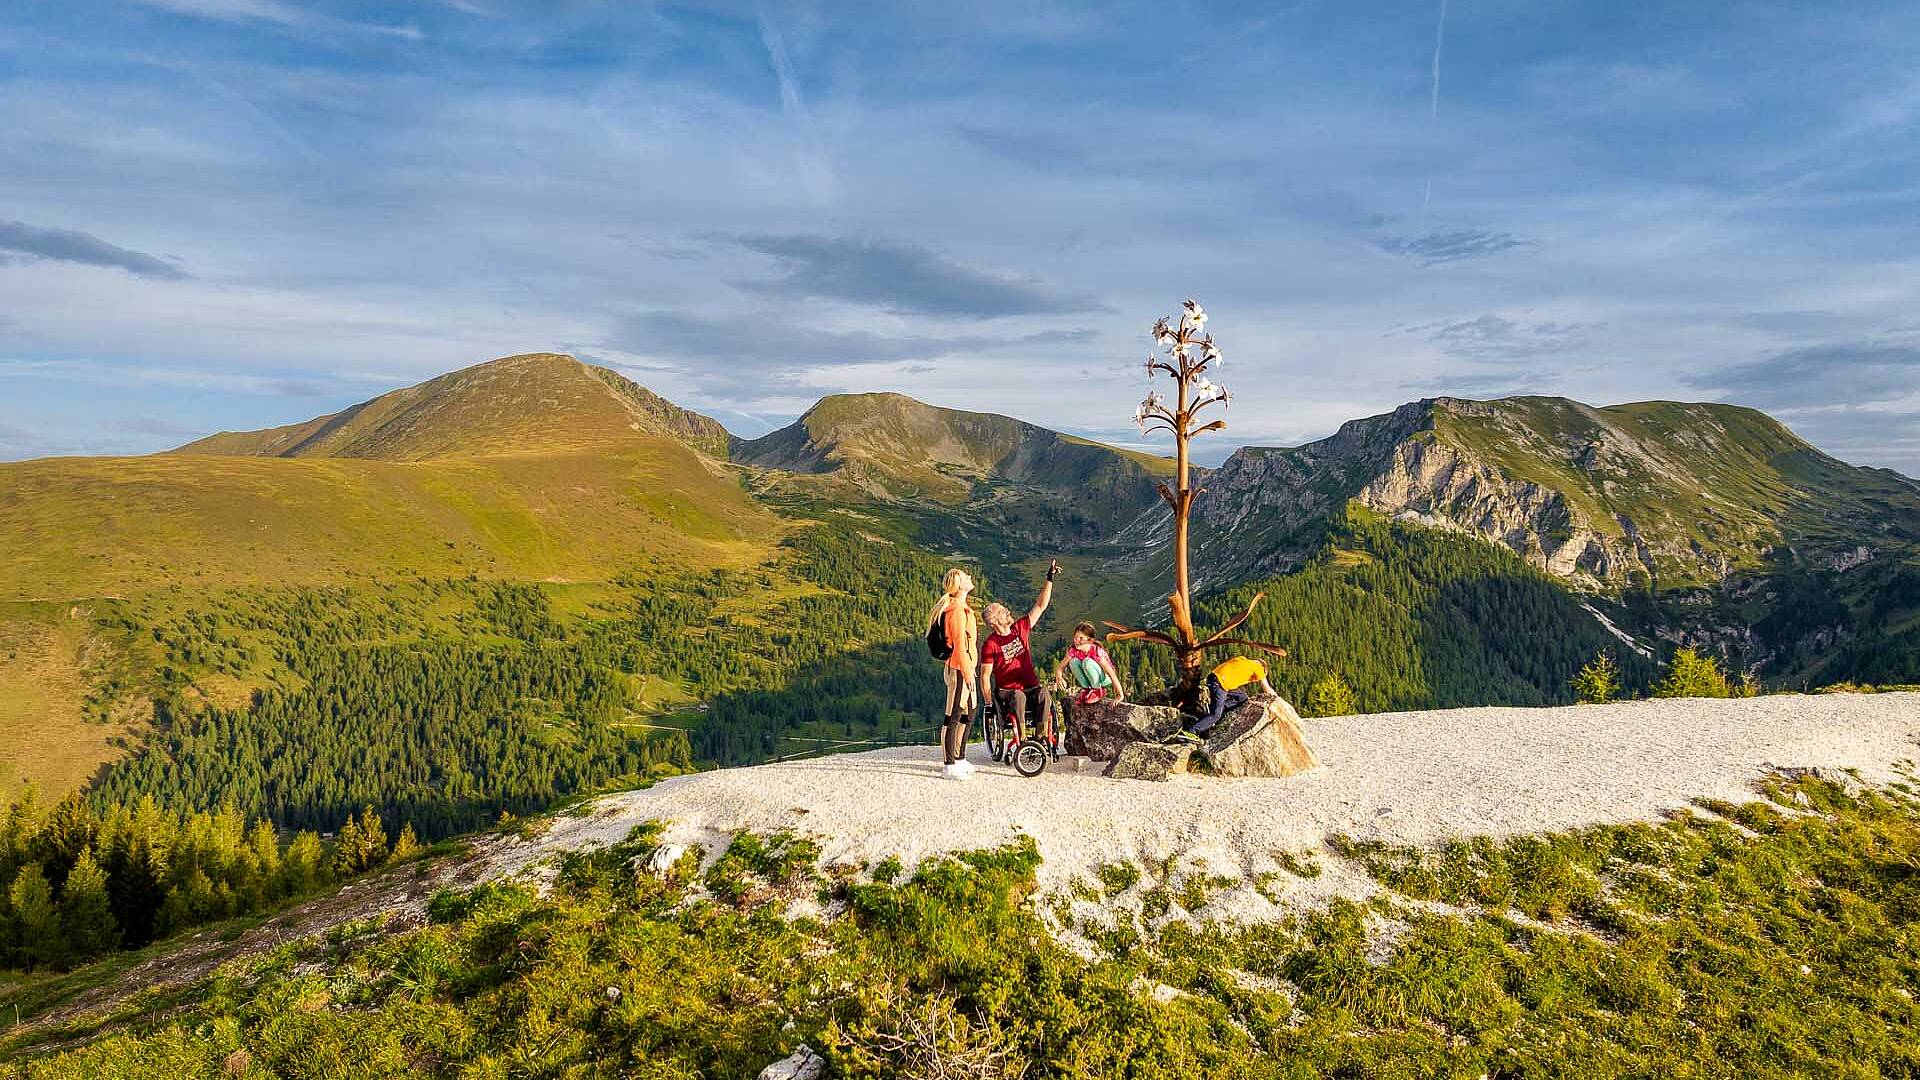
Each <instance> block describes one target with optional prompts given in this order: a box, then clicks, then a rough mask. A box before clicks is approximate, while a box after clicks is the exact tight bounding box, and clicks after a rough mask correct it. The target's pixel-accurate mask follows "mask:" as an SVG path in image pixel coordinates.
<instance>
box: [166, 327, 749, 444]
mask: <svg viewBox="0 0 1920 1080" xmlns="http://www.w3.org/2000/svg"><path fill="white" fill-rule="evenodd" d="M636 434H641V435H658V436H665V437H667V438H672V439H676V440H679V441H681V442H684V443H687V444H689V445H692V446H694V447H697V448H699V449H701V450H704V451H706V452H708V453H713V454H720V455H722V456H724V452H725V446H726V442H727V432H726V429H725V428H723V427H721V426H720V424H719V422H718V421H715V420H712V419H709V418H707V417H704V416H701V415H700V414H699V413H695V412H690V411H688V410H686V409H682V408H680V407H679V406H677V405H674V404H673V403H671V402H669V401H667V400H665V399H664V398H661V397H659V396H658V395H656V394H654V393H652V392H651V391H649V390H647V389H646V388H645V387H642V386H639V385H638V384H636V383H634V382H633V381H632V380H630V379H628V378H626V377H625V376H623V375H620V374H619V373H617V372H613V371H609V370H607V369H606V368H596V367H589V366H588V365H586V364H583V363H581V362H580V361H578V360H576V359H574V358H573V357H571V356H564V355H561V354H559V353H526V354H524V355H520V356H508V357H503V358H501V359H499V360H491V361H488V362H487V363H484V364H476V365H474V366H473V367H469V368H462V369H461V370H459V371H454V372H449V373H448V374H445V375H441V376H439V377H438V378H434V379H429V380H427V381H426V382H423V383H421V384H419V385H418V386H409V387H406V388H404V389H400V390H395V391H393V392H392V393H388V394H382V395H381V396H379V397H377V398H374V399H373V400H371V401H365V402H362V403H360V404H358V405H355V406H353V407H352V408H350V409H346V410H343V411H341V412H338V413H334V414H331V415H328V416H320V417H315V418H314V419H312V420H308V421H306V422H304V423H300V424H292V425H289V426H287V427H279V428H269V429H267V430H265V431H249V432H221V433H220V434H218V435H212V436H209V437H207V438H205V439H201V440H198V441H196V442H191V443H188V444H187V445H185V446H183V447H181V448H180V449H178V450H177V451H175V453H177V454H196V455H197V454H229V455H240V456H260V457H334V458H375V459H378V460H381V461H420V460H424V459H428V458H442V457H474V456H480V455H487V454H499V453H516V454H518V453H527V452H531V451H558V450H575V449H580V448H583V447H597V446H603V445H608V444H612V443H618V442H621V441H623V440H626V439H630V438H632V437H633V436H634V435H636Z"/></svg>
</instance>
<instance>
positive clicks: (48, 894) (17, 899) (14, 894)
mask: <svg viewBox="0 0 1920 1080" xmlns="http://www.w3.org/2000/svg"><path fill="white" fill-rule="evenodd" d="M7 903H8V905H9V906H10V907H12V909H13V934H14V940H15V941H17V942H18V943H19V948H18V956H19V960H20V961H21V963H22V965H23V966H25V967H28V968H38V967H45V966H47V965H48V964H57V963H59V962H60V961H62V960H64V959H65V958H66V953H67V945H66V939H65V937H64V936H63V935H62V934H61V933H60V912H59V910H58V909H57V908H55V907H54V903H53V886H51V885H49V884H47V875H46V874H44V873H42V872H41V870H40V864H39V863H28V864H27V865H26V866H24V867H22V868H21V870H20V872H19V873H18V874H16V875H14V878H13V885H12V887H11V888H9V889H8V890H7Z"/></svg>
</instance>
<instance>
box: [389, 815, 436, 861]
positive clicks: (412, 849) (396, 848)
mask: <svg viewBox="0 0 1920 1080" xmlns="http://www.w3.org/2000/svg"><path fill="white" fill-rule="evenodd" d="M425 850H427V849H426V848H425V847H423V846H421V844H420V837H418V836H416V835H415V834H414V831H413V822H411V821H409V822H407V823H406V824H405V825H403V826H401V827H400V839H398V840H395V841H394V842H393V854H391V855H389V856H387V861H388V862H393V863H402V862H406V861H407V860H408V859H412V858H417V857H419V855H420V853H421V852H424V851H425Z"/></svg>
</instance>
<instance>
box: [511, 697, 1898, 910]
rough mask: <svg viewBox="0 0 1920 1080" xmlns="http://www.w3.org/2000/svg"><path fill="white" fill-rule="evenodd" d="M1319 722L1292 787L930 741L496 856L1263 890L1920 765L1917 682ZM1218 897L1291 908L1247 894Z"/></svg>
mask: <svg viewBox="0 0 1920 1080" xmlns="http://www.w3.org/2000/svg"><path fill="white" fill-rule="evenodd" d="M1305 731H1306V736H1307V742H1308V745H1310V746H1311V747H1312V748H1313V750H1314V752H1315V753H1316V754H1318V755H1319V757H1320V760H1321V762H1322V763H1323V765H1324V767H1323V768H1321V769H1318V770H1315V771H1314V772H1312V773H1309V774H1306V775H1304V776H1298V777H1293V778H1289V779H1284V780H1222V779H1213V778H1207V777H1198V776H1194V777H1178V778H1175V779H1174V780H1173V781H1171V782H1169V783H1150V782H1147V781H1134V780H1108V779H1105V778H1103V777H1101V776H1100V775H1099V774H1098V773H1097V772H1096V771H1092V770H1093V769H1097V768H1098V766H1097V765H1096V766H1092V767H1090V769H1089V770H1088V771H1084V772H1074V771H1071V769H1070V768H1061V767H1058V766H1056V767H1055V768H1050V769H1049V770H1048V771H1047V772H1046V773H1045V774H1043V775H1041V776H1040V777H1038V778H1037V779H1032V780H1027V779H1022V778H1021V777H1019V776H1016V775H1014V774H1013V772H1012V771H1011V770H1009V769H1006V768H1005V767H1003V766H996V765H990V764H988V763H986V762H985V760H984V758H982V757H980V756H976V757H975V759H974V761H975V764H976V765H978V766H979V767H980V771H979V772H978V773H977V774H976V775H975V776H974V778H973V779H971V780H968V781H964V782H955V781H951V780H947V779H944V778H942V777H941V776H940V764H939V759H938V753H937V751H935V749H934V748H933V747H926V748H906V747H902V748H897V749H890V750H879V751H874V752H871V753H864V754H847V755H840V756H834V757H826V758H816V759H813V760H809V761H799V762H788V763H782V764H777V765H761V766H756V767H753V768H741V769H723V770H719V771H716V772H709V773H701V774H697V775H693V776H685V777H678V778H675V779H672V780H668V781H666V782H664V783H662V784H659V785H658V786H656V787H653V788H651V789H649V790H646V791H637V792H630V793H626V794H621V795H614V796H609V797H607V798H605V799H602V800H600V801H599V802H597V803H595V804H593V805H592V807H591V808H590V809H589V811H588V812H587V813H586V814H585V815H584V816H581V817H573V818H565V819H562V820H560V821H559V822H557V823H556V824H555V825H554V826H553V828H552V829H551V830H550V831H549V832H547V833H546V834H545V835H543V836H542V837H540V838H539V839H538V840H537V841H534V842H532V843H530V844H525V845H515V846H512V847H510V848H507V849H503V850H502V851H500V852H497V853H496V854H495V855H494V869H495V870H497V871H500V872H506V871H511V870H513V869H516V868H518V867H520V866H524V865H525V864H526V863H528V862H530V861H533V860H535V859H537V858H539V857H540V856H541V855H542V854H545V853H547V852H550V851H552V850H554V849H556V848H572V847H578V846H581V845H585V844H593V843H607V842H612V841H616V840H619V839H622V838H623V837H625V835H626V834H627V832H628V831H629V830H630V829H631V828H632V827H633V826H634V825H636V824H638V823H640V822H643V821H647V820H652V819H663V820H667V821H670V822H671V823H672V824H671V827H670V829H669V830H668V834H667V840H668V842H670V843H683V844H684V843H699V844H704V845H705V846H706V848H707V851H708V854H709V857H713V856H716V855H717V854H718V853H719V851H720V849H721V848H723V847H724V846H725V844H726V840H727V838H728V837H729V836H730V835H731V834H732V833H734V832H735V831H738V830H741V829H756V830H771V829H780V828H790V829H794V830H797V831H799V832H802V833H805V834H807V835H810V836H813V837H815V838H817V839H818V840H819V841H820V842H821V844H822V847H823V859H824V861H826V862H827V863H871V862H875V861H878V860H880V859H883V858H885V857H887V856H889V855H897V856H899V857H900V858H901V859H902V860H903V861H905V862H906V863H907V864H908V865H912V864H913V863H914V862H916V861H918V860H920V859H922V858H925V857H927V856H930V855H935V854H940V853H944V852H951V851H959V850H966V849H970V848H982V847H992V846H996V845H999V844H1003V843H1006V842H1007V841H1009V840H1011V839H1013V838H1014V837H1016V836H1018V835H1020V834H1021V833H1025V834H1027V835H1030V836H1032V837H1033V838H1034V839H1035V840H1036V841H1037V842H1038V843H1039V846H1040V851H1041V854H1042V855H1043V856H1044V857H1045V860H1046V861H1045V863H1044V864H1043V866H1042V868H1041V881H1040V884H1041V887H1042V889H1043V890H1051V889H1056V888H1059V887H1061V886H1063V885H1064V884H1065V883H1066V882H1067V881H1068V880H1070V879H1071V878H1072V877H1073V876H1074V875H1076V874H1086V873H1089V872H1090V871H1091V870H1092V868H1093V867H1095V866H1097V865H1099V864H1101V863H1107V862H1114V861H1118V860H1129V861H1132V862H1135V863H1138V864H1141V865H1154V864H1156V863H1159V862H1160V861H1162V860H1164V859H1165V858H1167V857H1168V856H1170V855H1171V856H1177V857H1178V860H1179V865H1180V866H1182V867H1183V868H1194V867H1197V866H1199V865H1200V864H1202V863H1204V866H1205V869H1206V870H1207V872H1209V873H1212V874H1217V875H1223V876H1228V877H1238V878H1243V879H1245V880H1247V881H1252V880H1254V876H1255V875H1258V874H1263V873H1267V872H1269V871H1271V870H1273V869H1274V868H1275V867H1276V865H1277V864H1276V863H1275V860H1274V858H1273V853H1274V852H1275V851H1288V852H1301V851H1312V850H1321V849H1323V848H1324V845H1325V841H1326V838H1327V837H1328V836H1329V835H1330V834H1333V833H1347V834H1350V835H1353V836H1356V837H1359V838H1379V839H1384V840H1389V841H1396V842H1407V843H1417V844H1431V843H1435V842H1437V841H1440V840H1443V839H1445V838H1448V837H1453V836H1470V835H1477V834H1485V835H1496V836H1498V835H1511V834H1516V833H1532V832H1543V831H1552V830H1561V829H1568V828H1573V827H1577V826H1582V825H1591V824H1598V823H1605V822H1622V821H1631V820H1637V819H1651V818H1656V817H1658V816H1660V815H1661V814H1662V813H1663V812H1666V811H1671V810H1675V809H1679V808H1682V807H1685V806H1687V805H1688V804H1689V802H1690V800H1692V799H1695V798H1700V797H1716V798H1721V799H1728V800H1733V801H1745V800H1748V799H1751V798H1753V797H1755V795H1754V786H1753V785H1754V782H1755V781H1756V780H1758V779H1759V778H1760V777H1762V776H1763V775H1764V774H1765V773H1766V772H1767V771H1768V770H1769V769H1770V768H1771V767H1775V766H1788V767H1791V766H1820V767H1824V768H1834V767H1837V768H1853V769H1858V770H1859V773H1860V776H1861V778H1862V779H1864V780H1867V781H1869V782H1884V781H1888V780H1892V779H1896V778H1898V776H1899V775H1900V774H1899V772H1898V771H1896V769H1897V767H1904V768H1908V769H1910V768H1912V763H1913V760H1914V759H1916V758H1920V694H1915V693H1903V694H1860V695H1855V694H1827V695H1819V696H1800V695H1781V696H1772V697H1760V698H1751V699H1745V700H1733V701H1707V700H1664V701H1635V702H1625V703H1621V704H1616V705H1603V706H1574V707H1570V708H1539V709H1523V708H1478V709H1451V710H1444V711H1433V712H1407V713H1382V714H1375V715H1369V716H1348V717H1339V718H1329V719H1323V720H1308V721H1306V722H1305ZM974 752H975V754H976V755H980V754H981V753H983V751H982V750H981V749H980V747H978V746H977V745H976V746H975V748H974ZM1903 763H1904V765H1903ZM1063 764H1064V763H1063ZM1327 862H1328V872H1327V873H1325V874H1323V875H1322V876H1321V877H1320V878H1316V879H1311V880H1308V879H1297V878H1287V879H1286V881H1287V882H1288V885H1287V887H1286V891H1285V894H1284V895H1283V896H1281V897H1280V903H1281V907H1282V908H1284V909H1297V908H1300V907H1303V906H1308V905H1314V904H1318V903H1324V902H1325V900H1326V899H1327V898H1328V897H1330V896H1333V895H1347V896H1356V897H1358V896H1365V895H1368V894H1370V893H1371V892H1372V890H1373V886H1372V885H1371V883H1370V882H1369V881H1368V879H1366V878H1365V877H1364V876H1363V875H1361V874H1360V873H1359V872H1358V871H1357V870H1355V869H1353V868H1352V867H1350V866H1348V865H1347V864H1345V863H1344V862H1343V861H1336V860H1327ZM1271 891H1272V890H1271V889H1270V890H1269V893H1271ZM1210 910H1216V914H1218V915H1219V916H1220V917H1226V918H1262V917H1271V916H1272V915H1273V914H1274V913H1275V909H1274V906H1273V905H1272V904H1271V903H1269V902H1268V901H1267V900H1266V899H1264V898H1262V897H1261V896H1260V895H1259V894H1258V893H1257V892H1255V891H1254V890H1253V889H1251V888H1246V889H1242V890H1239V891H1238V892H1237V893H1236V894H1235V895H1233V896H1230V897H1227V898H1225V902H1224V903H1221V904H1217V905H1213V906H1212V908H1210Z"/></svg>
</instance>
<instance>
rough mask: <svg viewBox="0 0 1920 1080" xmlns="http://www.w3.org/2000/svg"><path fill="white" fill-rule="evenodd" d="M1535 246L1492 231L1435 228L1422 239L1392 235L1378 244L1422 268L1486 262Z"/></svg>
mask: <svg viewBox="0 0 1920 1080" xmlns="http://www.w3.org/2000/svg"><path fill="white" fill-rule="evenodd" d="M1532 243H1533V241H1531V240H1526V239H1522V238H1521V237H1518V236H1515V235H1513V234H1512V233H1509V232H1495V231H1493V230H1491V229H1436V230H1434V231H1433V232H1430V233H1426V234H1425V235H1422V236H1389V237H1387V238H1386V239H1384V240H1381V241H1380V242H1379V244H1380V250H1382V251H1386V252H1390V253H1392V254H1394V255H1405V256H1408V257H1409V258H1415V259H1419V260H1420V265H1422V266H1436V265H1439V264H1440V263H1450V262H1459V261H1460V260H1462V259H1484V258H1486V257H1487V256H1489V255H1498V254H1500V253H1501V252H1503V251H1510V250H1512V249H1514V248H1517V247H1526V246H1528V245H1529V244H1532Z"/></svg>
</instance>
